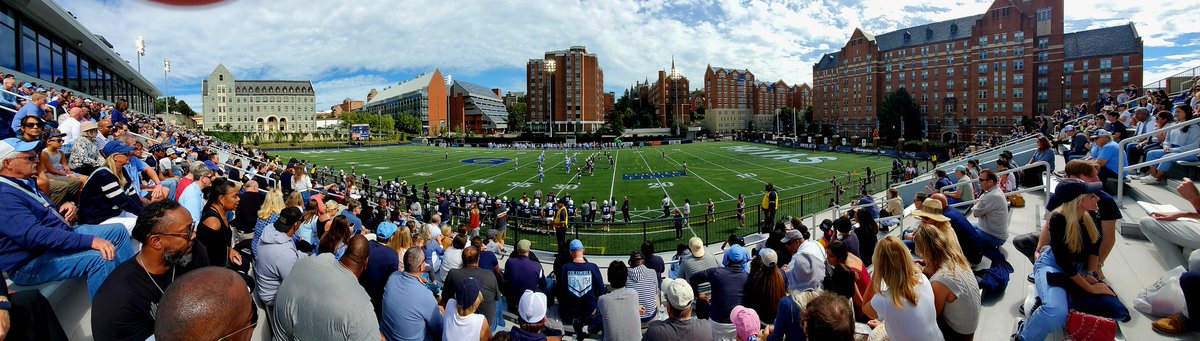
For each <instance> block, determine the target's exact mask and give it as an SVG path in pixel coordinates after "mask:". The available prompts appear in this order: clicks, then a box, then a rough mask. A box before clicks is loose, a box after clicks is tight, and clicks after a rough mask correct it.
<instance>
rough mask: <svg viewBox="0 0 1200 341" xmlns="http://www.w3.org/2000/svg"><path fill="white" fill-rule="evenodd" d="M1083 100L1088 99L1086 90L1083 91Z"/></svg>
mask: <svg viewBox="0 0 1200 341" xmlns="http://www.w3.org/2000/svg"><path fill="white" fill-rule="evenodd" d="M1083 99H1088V89H1083Z"/></svg>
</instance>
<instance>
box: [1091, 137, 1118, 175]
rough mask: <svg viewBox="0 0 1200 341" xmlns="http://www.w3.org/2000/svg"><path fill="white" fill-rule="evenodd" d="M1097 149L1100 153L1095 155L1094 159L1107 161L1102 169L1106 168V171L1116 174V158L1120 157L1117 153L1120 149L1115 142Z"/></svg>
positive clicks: (1109, 142)
mask: <svg viewBox="0 0 1200 341" xmlns="http://www.w3.org/2000/svg"><path fill="white" fill-rule="evenodd" d="M1098 149H1099V150H1100V151H1099V152H1098V153H1097V154H1096V158H1097V159H1100V160H1108V162H1106V163H1104V168H1108V170H1110V171H1112V172H1113V173H1116V172H1117V164H1118V163H1119V162H1117V157H1118V156H1119V155H1120V154H1119V153H1120V151H1121V147H1118V146H1117V143H1116V142H1113V141H1108V143H1107V144H1105V145H1104V146H1101V147H1100V148H1098Z"/></svg>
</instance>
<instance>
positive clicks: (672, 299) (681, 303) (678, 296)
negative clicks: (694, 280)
mask: <svg viewBox="0 0 1200 341" xmlns="http://www.w3.org/2000/svg"><path fill="white" fill-rule="evenodd" d="M662 293H663V297H666V298H667V304H670V305H671V307H672V308H675V309H676V310H684V309H687V308H690V307H691V306H692V301H693V300H695V295H694V294H693V292H692V286H691V285H690V284H688V282H687V280H684V279H682V278H676V279H667V280H664V281H663V284H662Z"/></svg>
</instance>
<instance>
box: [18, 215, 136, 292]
mask: <svg viewBox="0 0 1200 341" xmlns="http://www.w3.org/2000/svg"><path fill="white" fill-rule="evenodd" d="M75 232H76V233H81V234H87V235H92V236H96V237H98V238H103V239H104V240H107V241H109V242H112V244H113V247H114V248H115V249H116V252H115V256H114V257H113V260H104V258H102V257H101V256H100V251H96V250H87V251H77V252H57V251H50V252H46V253H44V254H42V255H41V256H38V257H37V258H34V259H33V260H32V261H30V262H29V264H25V266H24V267H22V268H21V269H18V270H17V271H14V272H13V273H10V274H9V278H10V279H12V281H13V283H16V284H17V285H25V286H30V285H38V284H42V283H46V282H53V281H61V280H65V279H70V278H76V277H83V276H86V277H87V282H88V294H89V297H91V298H95V297H96V291H97V290H100V284H103V283H104V280H105V279H107V278H108V274H109V273H112V271H113V269H115V268H116V267H117V265H119V264H121V263H124V262H125V261H127V260H129V259H130V258H133V255H134V251H133V248H132V247H130V245H129V232H128V231H126V230H125V226H123V225H121V224H108V225H80V226H79V227H76V228H75Z"/></svg>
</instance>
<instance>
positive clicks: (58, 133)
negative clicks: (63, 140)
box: [49, 131, 67, 138]
mask: <svg viewBox="0 0 1200 341" xmlns="http://www.w3.org/2000/svg"><path fill="white" fill-rule="evenodd" d="M63 136H67V134H66V133H63V132H60V131H55V132H53V133H50V137H49V138H55V137H63Z"/></svg>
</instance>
